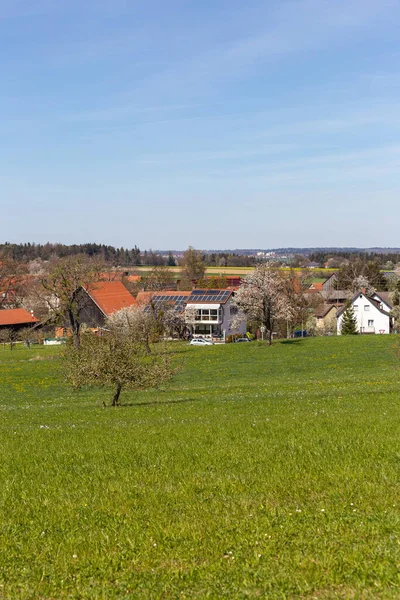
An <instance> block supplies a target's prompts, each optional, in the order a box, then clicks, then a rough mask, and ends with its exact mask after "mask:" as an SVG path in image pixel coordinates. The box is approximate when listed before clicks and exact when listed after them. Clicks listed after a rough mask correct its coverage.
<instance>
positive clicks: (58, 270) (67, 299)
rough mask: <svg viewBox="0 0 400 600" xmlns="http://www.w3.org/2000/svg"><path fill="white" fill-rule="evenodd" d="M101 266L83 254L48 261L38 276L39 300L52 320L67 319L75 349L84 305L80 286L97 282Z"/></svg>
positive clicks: (85, 302)
mask: <svg viewBox="0 0 400 600" xmlns="http://www.w3.org/2000/svg"><path fill="white" fill-rule="evenodd" d="M102 268H103V265H102V264H101V263H100V262H98V261H97V260H95V259H92V258H88V257H87V256H85V255H83V254H77V255H75V256H67V257H65V258H63V259H59V260H56V261H52V262H51V263H50V265H49V266H48V271H47V273H46V274H45V275H44V276H42V277H41V286H42V295H43V299H44V300H45V302H46V303H47V305H48V308H49V311H50V314H51V315H52V316H53V317H54V318H55V319H56V320H59V321H60V320H62V321H63V322H65V320H67V321H68V324H69V326H70V327H71V331H72V339H73V342H74V345H75V348H79V343H80V330H81V325H82V323H81V314H82V311H83V310H84V308H85V307H86V305H87V302H88V299H87V296H86V294H83V293H81V291H82V287H85V288H88V287H90V284H91V283H93V282H95V281H98V279H99V277H100V273H101V271H102Z"/></svg>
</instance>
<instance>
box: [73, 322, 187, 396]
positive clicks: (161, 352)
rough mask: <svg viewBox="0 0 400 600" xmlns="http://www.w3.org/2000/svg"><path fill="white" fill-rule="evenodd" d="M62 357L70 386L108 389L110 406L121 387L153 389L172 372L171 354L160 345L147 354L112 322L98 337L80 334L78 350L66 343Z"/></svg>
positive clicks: (132, 338) (139, 343)
mask: <svg viewBox="0 0 400 600" xmlns="http://www.w3.org/2000/svg"><path fill="white" fill-rule="evenodd" d="M66 358H67V373H68V378H69V381H70V382H71V383H72V385H73V386H74V387H82V386H83V385H89V386H105V387H110V388H112V389H113V390H114V394H113V399H112V406H118V405H119V402H120V400H119V399H120V394H121V391H122V389H124V388H130V389H133V390H143V389H147V388H156V387H159V386H160V385H161V384H162V383H164V382H166V381H168V380H169V379H170V378H171V377H172V376H173V375H174V374H175V373H176V369H174V368H173V366H172V359H171V356H170V355H169V354H168V353H167V352H166V351H165V349H162V348H161V345H160V346H159V348H158V351H157V352H154V353H152V354H149V353H148V352H147V350H146V347H145V344H143V342H142V341H141V340H138V339H136V338H135V337H132V335H130V334H129V331H128V330H121V328H118V327H114V326H112V325H111V326H110V328H109V330H108V331H106V332H105V333H104V335H102V336H101V337H98V336H95V335H93V334H91V333H86V334H83V335H82V336H81V344H80V347H79V349H76V348H75V347H74V346H73V344H72V343H70V344H68V345H67V350H66Z"/></svg>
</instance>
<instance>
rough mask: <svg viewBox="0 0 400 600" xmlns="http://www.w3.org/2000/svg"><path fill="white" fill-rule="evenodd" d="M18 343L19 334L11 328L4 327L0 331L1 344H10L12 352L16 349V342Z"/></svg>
mask: <svg viewBox="0 0 400 600" xmlns="http://www.w3.org/2000/svg"><path fill="white" fill-rule="evenodd" d="M16 341H17V334H16V332H15V331H14V329H11V327H2V328H1V329H0V343H1V344H3V346H5V345H6V344H10V350H12V349H13V348H14V345H15V342H16Z"/></svg>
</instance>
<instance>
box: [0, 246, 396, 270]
mask: <svg viewBox="0 0 400 600" xmlns="http://www.w3.org/2000/svg"><path fill="white" fill-rule="evenodd" d="M293 250H295V249H293ZM238 252H240V254H239V253H237V252H236V251H223V252H218V251H208V252H207V251H204V253H203V259H204V262H205V263H206V265H208V266H219V267H251V266H254V265H255V264H257V263H258V262H260V261H262V260H265V258H262V257H257V256H250V255H248V254H244V252H246V251H243V250H242V251H238ZM285 252H286V250H285ZM0 253H2V254H6V255H8V256H10V257H12V258H13V259H15V260H17V261H20V262H29V261H32V260H37V259H40V260H50V259H52V258H62V257H64V256H71V255H75V254H86V255H87V256H95V257H98V258H101V259H102V260H104V261H105V262H106V263H108V264H110V265H113V266H121V267H134V266H139V265H143V266H162V265H164V266H170V267H172V266H175V265H176V264H177V262H178V261H177V258H176V255H175V253H173V252H172V251H170V252H160V251H153V250H144V251H143V252H142V251H141V250H140V248H138V247H137V246H134V247H133V248H131V249H128V248H122V247H121V248H115V247H114V246H107V245H105V244H95V243H87V244H72V245H70V246H67V245H65V244H50V243H47V244H34V243H30V242H28V243H25V244H11V243H5V244H0ZM276 254H277V256H275V257H274V258H275V260H280V258H279V251H277V252H276ZM304 254H305V253H304ZM304 254H303V253H302V252H301V251H297V252H296V251H295V252H294V256H293V255H292V257H291V258H288V256H287V255H286V256H285V257H283V256H282V259H281V260H282V261H283V262H285V263H291V264H293V265H294V266H303V265H304V266H306V265H307V263H308V261H311V262H315V263H318V264H319V265H320V266H321V267H324V265H325V263H326V262H327V261H329V259H336V261H335V260H331V262H333V263H335V262H337V266H339V264H340V262H341V261H343V260H344V259H350V260H351V259H352V258H356V257H358V256H361V257H362V258H363V259H364V260H365V261H370V260H374V261H377V262H379V264H381V265H382V266H383V265H385V264H386V263H388V262H392V263H393V264H394V265H395V264H397V263H399V262H400V251H399V252H390V251H389V252H385V249H382V248H377V249H376V251H375V250H369V251H363V250H361V249H360V250H357V249H351V250H348V249H345V250H340V249H339V248H338V249H335V250H333V251H332V250H331V249H315V251H313V250H312V249H311V248H310V249H309V251H308V252H307V255H306V257H305V256H304ZM269 259H270V258H269ZM301 259H303V260H301ZM332 266H336V265H332Z"/></svg>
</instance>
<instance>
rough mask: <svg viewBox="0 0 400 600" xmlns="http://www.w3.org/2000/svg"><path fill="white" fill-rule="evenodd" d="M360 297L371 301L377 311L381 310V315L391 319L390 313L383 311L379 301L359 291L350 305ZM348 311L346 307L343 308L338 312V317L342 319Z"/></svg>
mask: <svg viewBox="0 0 400 600" xmlns="http://www.w3.org/2000/svg"><path fill="white" fill-rule="evenodd" d="M359 296H364V297H365V298H366V299H367V300H369V301H370V302H372V304H373V305H374V306H375V308H376V309H377V310H379V312H380V313H382V314H383V315H386V316H388V317H390V313H388V312H387V311H386V310H383V308H381V307H380V303H379V301H378V300H375V299H374V298H371V296H367V294H364V292H362V291H359V292H356V293H355V294H354V296H353V297H352V298H351V299H350V304H353V303H354V301H355V300H356V299H357V298H358V297H359ZM345 310H346V305H345V306H342V308H341V309H340V310H338V312H337V315H336V316H337V317H340V315H342V314H343V313H344V311H345Z"/></svg>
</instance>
